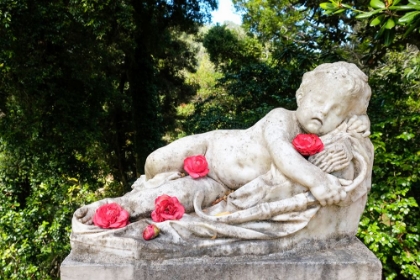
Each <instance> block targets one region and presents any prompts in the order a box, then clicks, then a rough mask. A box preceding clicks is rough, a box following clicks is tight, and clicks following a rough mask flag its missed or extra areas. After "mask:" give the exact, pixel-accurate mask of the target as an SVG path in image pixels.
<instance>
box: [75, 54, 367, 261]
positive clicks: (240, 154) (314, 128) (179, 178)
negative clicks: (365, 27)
mask: <svg viewBox="0 0 420 280" xmlns="http://www.w3.org/2000/svg"><path fill="white" fill-rule="evenodd" d="M370 95H371V90H370V87H369V85H368V83H367V76H366V75H365V74H364V73H363V72H362V71H361V70H360V69H359V68H357V66H355V65H354V64H351V63H346V62H336V63H326V64H322V65H320V66H318V67H316V68H315V69H314V70H313V71H310V72H308V73H306V74H305V75H304V76H303V79H302V84H301V85H300V88H299V89H298V90H297V92H296V100H297V105H298V108H297V110H296V111H289V110H286V109H283V108H277V109H274V110H272V111H271V112H269V113H268V114H267V115H266V116H265V117H264V118H262V119H261V120H260V121H258V122H257V123H256V124H255V125H253V126H252V127H250V128H248V129H245V130H216V131H210V132H207V133H203V134H198V135H192V136H187V137H184V138H181V139H179V140H176V141H174V142H173V143H171V144H169V145H167V146H164V147H162V148H160V149H158V150H156V151H154V152H153V153H151V154H150V155H149V157H148V158H147V160H146V164H145V173H146V174H145V175H142V176H141V177H140V178H139V179H138V180H137V181H136V182H135V183H134V185H133V186H132V189H133V190H132V191H131V192H129V193H127V194H126V195H124V196H122V197H118V198H108V199H104V200H101V201H98V202H95V203H92V204H90V205H86V206H83V207H81V208H80V209H78V210H77V211H76V212H75V213H74V216H73V221H72V223H73V224H72V226H73V228H72V230H73V231H72V236H71V242H72V248H73V250H79V251H80V252H82V251H83V250H85V251H86V250H91V251H92V250H93V251H95V252H96V251H98V250H99V251H100V250H105V251H107V252H113V253H115V254H117V255H121V256H126V257H131V258H151V259H153V258H157V256H159V257H162V256H163V255H165V253H164V251H165V250H166V251H168V250H169V251H170V254H171V256H174V255H177V254H178V255H182V254H183V253H184V254H190V255H191V254H192V251H193V250H197V252H199V251H200V250H201V251H200V252H202V250H207V251H206V252H207V253H209V252H211V253H209V254H215V255H217V254H228V253H229V252H230V253H233V252H234V251H235V252H236V253H237V254H241V252H242V253H244V252H246V253H256V254H258V253H267V252H270V250H274V249H273V248H274V247H275V248H277V249H278V250H283V249H284V248H290V247H291V246H295V245H296V244H299V243H300V242H306V241H307V240H327V239H331V238H335V239H337V238H341V237H346V236H350V237H353V236H354V235H355V234H356V232H357V228H358V223H359V220H360V216H361V214H362V212H363V210H364V207H365V204H366V197H367V193H368V191H369V190H370V186H371V172H372V164H373V146H372V143H371V142H370V140H369V137H368V136H369V134H370V132H369V127H370V122H369V118H368V116H367V114H366V110H367V107H368V104H369V99H370ZM299 135H316V137H318V136H319V139H320V141H322V147H323V148H321V149H320V151H317V152H316V153H314V154H310V155H305V154H301V153H299V152H298V150H297V149H296V147H295V146H294V145H293V144H292V142H294V139H296V137H297V136H299ZM317 141H318V140H317ZM194 156H201V157H202V158H204V159H203V160H205V161H206V162H207V164H208V165H206V169H205V172H204V173H203V174H201V175H200V174H198V175H197V176H193V175H192V174H190V175H188V174H187V172H186V171H185V166H184V164H185V159H187V158H190V157H194ZM193 177H197V178H193ZM161 196H169V197H176V198H177V201H179V203H180V204H182V206H183V207H184V210H185V214H183V212H182V214H183V215H180V216H182V217H180V218H179V217H178V218H177V219H172V220H164V221H161V222H156V220H153V219H151V213H152V211H154V209H155V207H156V204H155V203H156V199H157V198H159V197H161ZM111 202H115V203H117V204H118V205H120V206H121V207H122V208H123V209H125V210H126V211H127V212H128V214H129V219H130V223H129V224H127V225H126V226H124V227H120V228H116V229H104V228H100V227H98V226H96V225H95V224H94V222H93V217H94V215H95V213H96V211H97V209H98V207H100V206H101V205H104V204H107V203H111ZM152 216H153V214H152ZM151 224H153V225H156V226H157V227H158V228H159V229H160V235H159V236H158V237H157V238H155V239H153V240H150V241H145V240H143V238H142V231H143V230H144V229H145V228H146V227H147V226H148V225H151ZM241 240H247V241H253V242H254V241H256V240H270V241H271V242H272V243H271V245H273V244H275V246H274V247H270V248H268V247H267V248H265V249H263V248H261V246H260V245H258V244H257V243H252V242H248V244H254V247H253V245H249V246H248V245H247V246H246V249H244V248H243V246H242V245H241V244H243V243H238V242H239V241H241ZM226 244H230V245H229V246H226ZM255 244H256V245H255ZM216 245H217V247H216ZM221 245H223V247H220V246H221ZM271 245H270V246H271ZM177 246H181V247H182V248H183V249H179V247H177ZM235 246H236V247H235ZM241 246H242V247H241ZM80 248H84V249H83V250H82V249H80ZM93 248H94V249H93ZM203 248H204V249H203ZM221 248H222V249H221ZM221 250H225V251H223V252H222V251H221ZM85 251H83V252H85ZM93 251H92V252H93ZM162 252H163V253H162Z"/></svg>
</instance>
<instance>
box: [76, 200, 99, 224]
mask: <svg viewBox="0 0 420 280" xmlns="http://www.w3.org/2000/svg"><path fill="white" fill-rule="evenodd" d="M95 211H96V207H92V206H91V205H86V206H83V207H80V208H79V209H77V210H76V212H74V216H75V217H76V219H77V220H78V221H79V222H81V223H82V224H85V225H93V216H94V215H95Z"/></svg>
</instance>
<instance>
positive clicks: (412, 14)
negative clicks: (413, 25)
mask: <svg viewBox="0 0 420 280" xmlns="http://www.w3.org/2000/svg"><path fill="white" fill-rule="evenodd" d="M419 14H420V11H415V12H409V13H406V14H405V15H404V16H403V17H402V18H400V19H399V20H398V22H399V23H402V24H407V23H410V22H412V21H413V20H414V18H415V17H416V16H418V15H419Z"/></svg>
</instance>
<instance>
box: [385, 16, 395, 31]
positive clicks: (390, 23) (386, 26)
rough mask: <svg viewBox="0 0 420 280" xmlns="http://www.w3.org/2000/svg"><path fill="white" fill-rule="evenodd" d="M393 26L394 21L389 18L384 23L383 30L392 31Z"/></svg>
mask: <svg viewBox="0 0 420 280" xmlns="http://www.w3.org/2000/svg"><path fill="white" fill-rule="evenodd" d="M394 26H395V21H394V19H393V18H389V19H388V20H387V21H386V23H385V28H386V29H392V28H394Z"/></svg>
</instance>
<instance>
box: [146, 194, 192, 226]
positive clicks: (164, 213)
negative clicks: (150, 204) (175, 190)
mask: <svg viewBox="0 0 420 280" xmlns="http://www.w3.org/2000/svg"><path fill="white" fill-rule="evenodd" d="M184 213H185V208H184V206H183V205H182V204H181V203H180V202H179V201H178V198H176V197H174V196H169V195H166V194H164V195H161V196H159V197H158V198H156V200H155V210H153V212H152V220H153V221H155V222H163V221H166V220H179V219H181V218H182V216H183V215H184Z"/></svg>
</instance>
